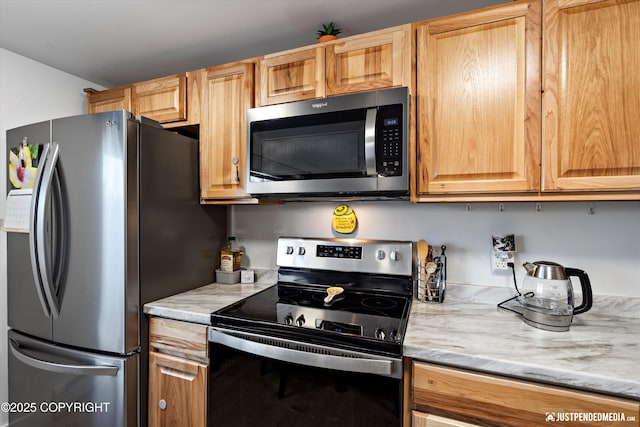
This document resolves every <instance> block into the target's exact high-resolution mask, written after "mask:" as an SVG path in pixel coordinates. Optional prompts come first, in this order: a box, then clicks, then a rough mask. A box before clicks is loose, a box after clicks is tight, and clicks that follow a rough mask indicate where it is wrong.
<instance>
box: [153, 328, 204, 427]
mask: <svg viewBox="0 0 640 427" xmlns="http://www.w3.org/2000/svg"><path fill="white" fill-rule="evenodd" d="M149 325H150V326H149V329H150V330H149V349H150V352H149V400H148V403H149V414H148V415H149V427H169V426H180V427H206V425H207V393H208V392H207V384H208V381H209V360H208V340H207V327H206V326H205V325H196V324H192V323H187V322H179V321H174V320H168V319H160V318H156V317H152V318H151V321H150V324H149Z"/></svg>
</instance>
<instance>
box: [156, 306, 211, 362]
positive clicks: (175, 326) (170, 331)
mask: <svg viewBox="0 0 640 427" xmlns="http://www.w3.org/2000/svg"><path fill="white" fill-rule="evenodd" d="M149 346H150V349H151V350H152V351H159V352H163V353H171V354H177V355H180V356H183V357H187V358H190V359H195V360H200V361H204V362H208V360H209V342H208V340H207V326H205V325H197V324H193V323H187V322H179V321H176V320H169V319H161V318H157V317H152V318H151V320H150V322H149Z"/></svg>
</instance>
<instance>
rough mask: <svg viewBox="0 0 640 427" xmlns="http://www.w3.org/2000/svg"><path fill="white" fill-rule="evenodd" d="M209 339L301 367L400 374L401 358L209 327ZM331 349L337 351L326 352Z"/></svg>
mask: <svg viewBox="0 0 640 427" xmlns="http://www.w3.org/2000/svg"><path fill="white" fill-rule="evenodd" d="M209 341H210V342H214V343H217V344H222V345H225V346H227V347H230V348H233V349H236V350H240V351H244V352H246V353H251V354H255V355H257V356H263V357H267V358H270V359H275V360H281V361H284V362H290V363H297V364H300V365H305V366H313V367H316V368H325V369H334V370H338V371H348V372H359V373H364V374H374V375H383V376H386V377H393V378H401V377H402V360H401V359H393V358H390V357H389V358H385V357H384V356H375V355H370V354H365V353H360V352H355V351H349V350H339V349H338V350H333V349H327V347H324V346H320V345H314V344H310V343H303V342H299V341H291V340H285V339H281V338H274V337H265V336H263V335H258V334H253V333H250V332H241V331H236V330H231V329H225V328H220V327H209ZM267 342H271V343H273V344H274V345H271V344H268V343H267ZM331 352H333V353H337V354H330V353H331Z"/></svg>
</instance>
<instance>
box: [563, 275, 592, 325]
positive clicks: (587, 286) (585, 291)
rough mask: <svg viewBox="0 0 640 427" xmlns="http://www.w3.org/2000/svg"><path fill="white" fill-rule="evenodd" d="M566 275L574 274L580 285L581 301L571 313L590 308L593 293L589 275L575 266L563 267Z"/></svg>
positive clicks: (578, 312) (582, 311)
mask: <svg viewBox="0 0 640 427" xmlns="http://www.w3.org/2000/svg"><path fill="white" fill-rule="evenodd" d="M564 271H565V273H566V274H567V277H570V276H574V277H577V278H578V279H580V286H581V287H582V303H581V304H580V305H579V306H577V307H575V308H574V309H573V314H580V313H585V312H587V311H589V310H590V309H591V306H592V305H593V294H592V292H591V281H590V280H589V276H587V273H585V272H584V271H583V270H580V269H577V268H567V267H565V269H564Z"/></svg>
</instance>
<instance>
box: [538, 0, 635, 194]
mask: <svg viewBox="0 0 640 427" xmlns="http://www.w3.org/2000/svg"><path fill="white" fill-rule="evenodd" d="M544 40H545V44H544V59H545V61H544V63H545V66H544V75H543V88H544V95H543V108H542V111H543V124H542V128H543V141H542V160H543V163H542V166H543V171H544V175H543V182H542V189H543V191H581V190H600V191H608V190H640V73H639V72H638V70H640V1H638V0H619V1H610V0H608V1H594V0H582V1H577V0H563V1H557V0H548V1H546V2H545V8H544Z"/></svg>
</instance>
